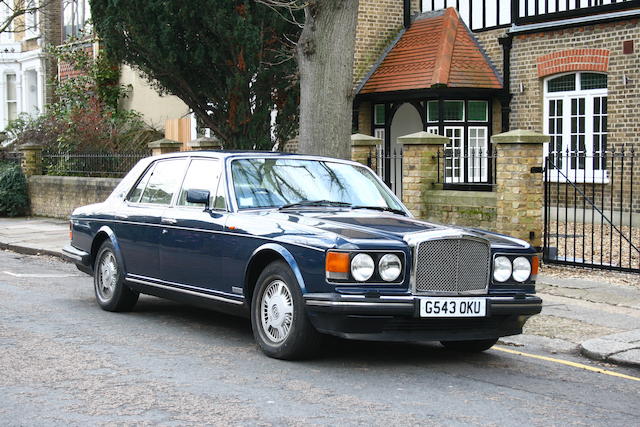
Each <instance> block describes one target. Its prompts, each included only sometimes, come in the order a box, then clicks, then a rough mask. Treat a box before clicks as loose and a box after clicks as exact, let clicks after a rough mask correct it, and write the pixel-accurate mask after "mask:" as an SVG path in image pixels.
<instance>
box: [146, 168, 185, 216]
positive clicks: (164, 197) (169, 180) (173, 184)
mask: <svg viewBox="0 0 640 427" xmlns="http://www.w3.org/2000/svg"><path fill="white" fill-rule="evenodd" d="M186 165H187V160H186V159H174V160H162V161H159V162H158V163H157V164H156V165H155V168H153V171H152V172H151V175H150V176H149V179H148V181H147V184H146V186H145V188H144V190H143V191H142V196H141V197H140V200H139V203H149V204H154V205H169V204H170V203H171V200H172V199H173V195H174V194H175V193H176V191H178V188H179V187H180V182H181V181H182V176H183V175H184V169H185V167H186ZM145 178H146V177H145ZM143 180H144V178H143ZM134 191H135V190H134Z"/></svg>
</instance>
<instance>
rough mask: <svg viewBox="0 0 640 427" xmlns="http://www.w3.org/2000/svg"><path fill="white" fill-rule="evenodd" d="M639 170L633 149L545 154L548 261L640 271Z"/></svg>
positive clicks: (546, 253)
mask: <svg viewBox="0 0 640 427" xmlns="http://www.w3.org/2000/svg"><path fill="white" fill-rule="evenodd" d="M639 177H640V170H639V167H638V164H637V162H635V152H634V150H633V149H631V150H625V148H622V149H618V150H617V151H616V150H615V149H613V150H610V151H606V152H605V151H601V152H596V153H594V154H593V155H587V154H585V153H580V152H569V151H567V152H562V153H559V152H552V153H550V154H549V155H548V156H547V157H546V159H545V174H544V250H543V259H544V261H545V262H547V263H554V264H565V265H577V266H584V267H592V268H601V269H607V270H619V271H629V272H640V249H639V248H640V198H639V197H638V196H640V194H639V193H638V188H636V187H637V186H638V183H636V182H635V181H636V180H637V179H638V178H639Z"/></svg>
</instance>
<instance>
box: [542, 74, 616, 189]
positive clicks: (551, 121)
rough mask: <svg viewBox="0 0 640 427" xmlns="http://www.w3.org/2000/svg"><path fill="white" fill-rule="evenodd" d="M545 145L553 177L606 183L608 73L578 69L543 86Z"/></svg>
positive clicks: (549, 80) (552, 79)
mask: <svg viewBox="0 0 640 427" xmlns="http://www.w3.org/2000/svg"><path fill="white" fill-rule="evenodd" d="M544 103H545V104H544V132H545V134H547V135H549V137H550V141H549V144H548V146H546V147H545V150H546V153H547V155H548V158H549V162H550V170H551V171H552V172H553V173H552V175H551V178H552V179H554V180H555V179H557V180H567V179H570V180H574V181H577V182H606V180H607V172H606V170H605V162H606V157H605V152H606V149H607V75H606V74H601V73H591V72H579V73H571V74H565V75H562V76H555V77H550V78H548V79H547V80H546V81H545V85H544Z"/></svg>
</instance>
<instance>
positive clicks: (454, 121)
mask: <svg viewBox="0 0 640 427" xmlns="http://www.w3.org/2000/svg"><path fill="white" fill-rule="evenodd" d="M446 5H453V6H456V5H457V10H456V8H455V7H449V8H445V6H446ZM639 18H640V4H639V3H638V2H637V1H618V2H611V1H604V2H603V1H594V2H591V1H586V0H577V1H575V2H573V1H571V2H567V1H565V0H562V1H552V0H531V1H528V0H520V1H518V0H514V1H512V0H482V1H473V0H461V1H457V2H446V3H445V1H443V0H423V1H415V0H360V16H359V21H358V28H357V36H356V55H355V66H354V81H355V85H356V88H357V91H356V98H355V102H354V127H355V129H357V130H358V132H359V133H363V134H366V135H373V136H377V137H379V138H381V139H382V140H383V141H384V143H383V147H384V149H385V150H386V151H387V153H389V152H392V151H393V150H394V148H396V145H395V144H396V138H397V137H398V136H401V135H404V134H409V133H412V132H416V131H418V130H425V131H430V132H434V133H439V134H441V135H445V136H448V137H449V138H451V142H450V143H449V144H448V146H447V147H446V149H445V152H446V155H447V156H448V160H447V162H446V163H443V168H442V173H443V176H442V182H443V184H444V186H445V189H446V188H450V189H455V190H478V189H480V190H490V189H491V188H490V184H491V178H492V177H491V172H492V166H491V161H492V159H491V155H490V153H491V152H492V148H493V147H492V144H491V136H492V135H495V134H497V133H500V132H504V131H507V130H509V129H528V130H533V131H536V132H540V133H544V134H547V135H550V137H551V140H550V143H549V144H546V146H545V152H546V153H550V155H549V159H550V161H551V166H550V171H551V172H550V176H549V179H551V180H559V181H563V180H570V181H572V182H574V183H575V184H576V185H577V186H579V188H581V189H582V191H596V190H594V188H598V191H603V193H604V196H603V197H607V198H609V197H610V193H609V189H610V188H612V187H613V186H616V185H618V184H619V183H620V182H629V180H630V178H631V176H635V177H636V179H637V177H638V176H640V175H638V173H640V170H639V169H638V166H637V164H638V162H637V161H636V162H634V167H633V168H631V167H628V166H627V167H626V168H625V169H624V171H621V170H620V167H619V166H617V165H616V166H613V167H611V161H612V157H613V156H610V157H609V155H605V150H607V151H608V152H611V151H612V150H613V151H616V152H618V153H620V152H621V151H622V150H623V147H624V150H625V152H626V153H627V158H628V157H629V153H630V150H631V149H634V150H635V151H636V152H638V151H639V150H640V114H639V113H640V107H639V105H640V91H639V89H640V86H639V82H640V56H639V55H638V51H637V49H638V46H637V42H638V36H639V35H640V26H639V25H638V22H639V21H638V19H639ZM477 153H480V156H479V158H478V159H476V158H475V157H476V156H477ZM482 153H487V155H486V156H485V155H484V154H482ZM567 155H568V157H566V156H567ZM397 161H398V160H397V158H396V157H394V156H390V158H387V159H386V161H384V162H382V163H381V173H382V174H383V175H384V177H385V180H386V181H387V182H388V183H389V184H390V185H391V186H392V187H393V188H394V189H395V188H397V187H398V184H397V182H396V181H398V180H399V179H401V177H399V176H398V173H397ZM628 164H629V165H631V163H630V162H629V163H628ZM623 167H624V166H623ZM632 173H634V174H635V175H631V174H632ZM565 182H566V181H565ZM483 184H487V185H486V186H485V187H484V188H483ZM631 192H632V189H629V186H628V185H627V187H626V188H625V189H624V191H623V192H622V193H621V195H619V196H616V198H615V200H611V206H612V210H613V209H617V208H620V207H622V208H625V209H626V207H631V210H632V211H633V212H636V213H640V197H638V195H637V194H638V191H637V189H636V192H635V193H633V201H630V198H631V194H632V193H631ZM560 198H561V197H560V196H558V201H559V202H560V203H561V202H562V201H561V200H559V199H560ZM607 204H608V203H607Z"/></svg>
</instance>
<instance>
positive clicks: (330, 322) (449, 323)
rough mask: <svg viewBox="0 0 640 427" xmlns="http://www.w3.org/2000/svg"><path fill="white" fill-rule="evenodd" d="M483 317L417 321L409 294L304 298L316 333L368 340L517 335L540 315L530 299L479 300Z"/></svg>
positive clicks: (534, 300) (414, 299) (535, 299)
mask: <svg viewBox="0 0 640 427" xmlns="http://www.w3.org/2000/svg"><path fill="white" fill-rule="evenodd" d="M483 298H486V301H487V316H486V317H467V318H421V317H419V316H418V314H417V313H418V310H417V307H418V299H419V297H414V296H411V295H402V296H400V295H398V296H392V295H387V296H384V295H383V296H380V297H376V298H371V297H366V296H362V295H341V294H307V295H305V303H306V307H307V312H308V313H309V318H310V320H311V322H312V323H313V325H314V326H315V327H316V329H318V330H319V331H321V332H324V333H328V334H332V335H337V336H341V337H344V338H351V339H361V340H374V341H414V342H415V341H456V340H474V339H488V338H498V337H503V336H507V335H516V334H520V333H522V326H523V325H524V323H525V322H526V321H527V319H529V317H531V316H532V315H534V314H537V313H540V311H541V310H542V300H541V299H540V298H538V297H536V296H533V295H518V296H483Z"/></svg>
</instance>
